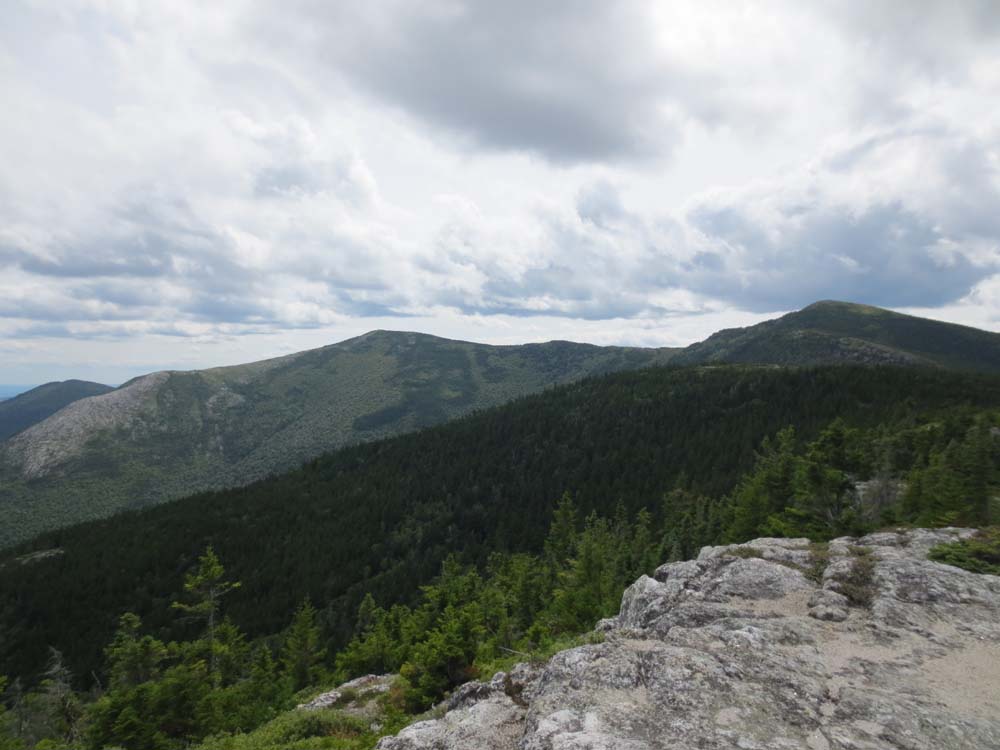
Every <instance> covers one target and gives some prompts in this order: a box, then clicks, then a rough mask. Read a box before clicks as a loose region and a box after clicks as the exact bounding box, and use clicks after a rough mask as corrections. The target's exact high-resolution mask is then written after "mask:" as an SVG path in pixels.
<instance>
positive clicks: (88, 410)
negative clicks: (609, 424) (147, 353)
mask: <svg viewBox="0 0 1000 750" xmlns="http://www.w3.org/2000/svg"><path fill="white" fill-rule="evenodd" d="M671 353H672V350H669V349H627V348H619V347H597V346H591V345H588V344H573V343H569V342H562V341H554V342H550V343H547V344H525V345H521V346H487V345H483V344H471V343H466V342H461V341H449V340H447V339H441V338H437V337H434V336H426V335H421V334H413V333H395V332H391V331H376V332H373V333H369V334H366V335H364V336H360V337H358V338H354V339H350V340H348V341H344V342H342V343H340V344H334V345H332V346H328V347H324V348H321V349H315V350H311V351H306V352H301V353H298V354H293V355H290V356H287V357H282V358H279V359H273V360H267V361H263V362H256V363H253V364H248V365H240V366H236V367H223V368H217V369H212V370H201V371H193V372H159V373H153V374H151V375H146V376H144V377H141V378H137V379H135V380H133V381H131V382H129V383H126V384H125V385H123V386H122V387H121V388H118V389H116V390H114V391H112V392H110V393H107V394H105V395H103V396H99V397H97V398H90V399H86V400H84V401H79V402H76V403H74V404H71V405H70V406H69V407H68V408H66V409H63V410H61V411H60V412H58V413H57V414H55V415H53V416H52V417H51V418H49V419H47V420H45V421H43V422H41V423H39V424H36V425H34V426H33V427H31V428H29V429H27V430H25V431H24V432H21V433H20V434H19V435H17V436H15V437H14V438H12V439H10V440H8V441H5V442H3V443H0V514H2V515H3V518H4V523H3V525H2V526H0V547H2V546H5V545H9V544H11V543H13V542H16V541H19V540H23V539H27V538H29V537H31V536H33V535H35V534H37V533H39V532H41V531H44V530H46V529H51V528H55V527H58V526H65V525H67V524H70V523H74V522H79V521H84V520H88V519H92V518H101V517H105V516H108V515H111V514H113V513H116V512H118V511H121V510H124V509H127V508H137V507H142V506H145V505H150V504H154V503H158V502H163V501H165V500H170V499H173V498H176V497H180V496H183V495H189V494H191V493H193V492H198V491H203V490H207V489H214V488H223V487H232V486H236V485H241V484H246V483H248V482H250V481H253V480H255V479H260V478H262V477H265V476H267V475H269V474H273V473H277V472H281V471H285V470H288V469H291V468H294V467H296V466H298V465H300V464H301V463H302V462H303V461H305V460H307V459H310V458H313V457H314V456H317V455H319V454H320V453H323V452H324V451H328V450H332V449H334V448H337V447H339V446H341V445H345V444H350V443H356V442H362V441H366V440H372V439H376V438H380V437H384V436H388V435H395V434H398V433H400V432H405V431H408V430H414V429H418V428H421V427H426V426H428V425H433V424H437V423H440V422H443V421H445V420H447V419H450V418H453V417H456V416H459V415H462V414H466V413H468V412H470V411H473V410H475V409H483V408H486V407H489V406H495V405H497V404H500V403H504V402H506V401H509V400H511V399H513V398H516V397H518V396H522V395H525V394H528V393H534V392H536V391H539V390H542V389H543V388H546V387H549V386H552V385H555V384H559V383H565V382H569V381H573V380H578V379H580V378H582V377H585V376H588V375H593V374H598V373H604V372H610V371H614V370H621V369H631V368H636V367H643V366H646V365H651V364H656V363H660V362H664V361H666V360H667V359H669V357H670V355H671Z"/></svg>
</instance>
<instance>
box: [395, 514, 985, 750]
mask: <svg viewBox="0 0 1000 750" xmlns="http://www.w3.org/2000/svg"><path fill="white" fill-rule="evenodd" d="M971 533H972V532H971V531H969V530H962V529H943V530H936V531H923V530H917V531H910V532H900V533H880V534H872V535H870V536H867V537H863V538H861V539H838V540H835V541H833V542H831V543H830V544H829V545H810V544H809V542H808V540H805V539H790V540H789V539H758V540H754V541H753V542H749V543H747V544H744V545H736V546H731V547H707V548H705V549H703V550H702V551H701V554H700V555H699V556H698V559H696V560H689V561H686V562H679V563H671V564H668V565H664V566H662V567H660V568H659V569H658V570H657V571H656V573H655V574H654V575H653V577H651V578H650V577H645V576H644V577H642V578H640V579H639V580H638V581H636V583H635V584H634V585H633V586H631V587H630V588H629V589H628V590H627V591H626V592H625V595H624V597H623V599H622V606H621V611H620V612H619V614H618V616H616V617H614V618H610V619H608V620H604V621H602V622H601V623H600V624H599V627H598V629H599V631H600V632H601V633H603V642H600V643H595V644H593V645H587V646H582V647H579V648H575V649H571V650H568V651H563V652H561V653H559V654H556V655H555V656H554V657H553V658H552V659H550V660H549V661H548V663H547V664H545V665H544V666H541V667H537V668H534V669H533V668H530V667H527V666H523V665H522V666H520V667H518V668H517V669H515V670H514V671H513V672H512V673H511V674H503V673H501V674H498V675H497V676H495V677H494V678H493V680H491V681H490V682H489V683H473V684H471V685H467V686H463V688H462V689H460V690H459V691H457V693H456V695H455V696H454V697H453V699H452V702H451V704H450V705H449V706H448V710H447V712H446V713H445V714H444V715H443V716H442V717H441V718H438V719H435V720H431V721H425V722H420V723H418V724H414V725H412V726H410V727H408V728H407V729H405V730H403V732H401V733H400V734H399V735H397V736H395V737H388V738H385V739H383V740H382V741H381V743H380V745H379V748H381V750H430V749H431V748H435V749H437V748H441V749H443V748H485V749H487V750H515V749H517V750H584V748H586V749H588V750H598V749H606V750H640V749H645V748H663V749H664V750H666V749H667V748H671V749H674V748H684V749H686V748H719V749H720V750H721V749H722V748H726V749H727V750H728V749H729V748H741V749H743V750H778V749H783V748H787V749H789V750H791V749H792V748H802V749H803V750H875V749H876V748H906V749H907V750H932V749H934V750H937V749H938V748H953V749H956V750H957V749H961V748H969V749H970V750H972V749H973V748H975V749H976V750H980V749H982V748H1000V578H998V577H995V576H987V575H977V574H974V573H969V572H966V571H963V570H959V569H957V568H953V567H950V566H947V565H942V564H939V563H935V562H931V561H928V560H927V552H928V550H929V549H930V548H931V547H932V546H934V545H935V544H938V543H941V542H945V541H951V540H955V539H958V538H964V537H966V536H968V535H969V534H971Z"/></svg>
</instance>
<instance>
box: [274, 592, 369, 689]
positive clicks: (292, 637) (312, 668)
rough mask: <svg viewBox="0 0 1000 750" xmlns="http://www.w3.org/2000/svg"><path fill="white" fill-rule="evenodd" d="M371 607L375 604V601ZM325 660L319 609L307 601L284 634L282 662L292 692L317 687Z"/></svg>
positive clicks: (306, 599)
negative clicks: (317, 616)
mask: <svg viewBox="0 0 1000 750" xmlns="http://www.w3.org/2000/svg"><path fill="white" fill-rule="evenodd" d="M372 603H373V604H374V600H373V601H372ZM362 605H364V602H362ZM359 614H360V613H359ZM366 617H370V615H366ZM359 619H360V618H359ZM325 657H326V650H325V649H323V648H321V646H320V630H319V625H317V623H316V609H315V607H313V605H312V602H311V601H309V598H308V597H306V598H305V599H304V600H303V601H302V604H300V605H299V608H298V609H297V610H295V615H294V617H293V618H292V624H291V625H290V626H289V628H288V631H287V632H286V634H285V642H284V646H283V648H282V653H281V662H282V664H283V665H284V668H285V674H286V675H288V676H289V677H290V678H291V680H292V689H293V690H295V691H298V690H301V689H302V688H304V687H306V686H307V685H311V684H313V683H315V682H316V681H317V680H318V679H319V676H320V674H321V672H322V669H321V667H320V665H321V664H322V661H323V659H324V658H325Z"/></svg>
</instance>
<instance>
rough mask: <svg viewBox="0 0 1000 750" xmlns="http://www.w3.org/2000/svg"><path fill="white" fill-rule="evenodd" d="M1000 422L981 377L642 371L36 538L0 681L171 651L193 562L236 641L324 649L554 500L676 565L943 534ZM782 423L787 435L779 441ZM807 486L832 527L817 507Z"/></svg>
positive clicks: (998, 392) (9, 597) (533, 532)
mask: <svg viewBox="0 0 1000 750" xmlns="http://www.w3.org/2000/svg"><path fill="white" fill-rule="evenodd" d="M998 407H1000V378H997V377H996V376H990V375H977V374H959V373H949V372H945V371H935V370H921V369H901V368H859V367H858V368H856V367H829V368H807V369H797V370H794V369H793V370H783V369H777V368H766V367H758V368H746V367H709V368H698V369H669V368H668V369H664V368H653V369H648V370H642V371H636V372H628V373H620V374H615V375H610V376H605V377H602V378H595V379H590V380H586V381H584V382H581V383H578V384H575V385H572V386H566V387H562V388H558V389H554V390H551V391H548V392H546V393H543V394H539V395H537V396H532V397H528V398H525V399H522V400H519V401H517V402H515V403H512V404H509V405H507V406H504V407H501V408H497V409H492V410H489V411H486V412H483V413H479V414H476V415H473V416H471V417H468V418H465V419H461V420H458V421H456V422H452V423H449V424H447V425H443V426H440V427H436V428H432V429H430V430H427V431H424V432H421V433H419V434H415V435H407V436H402V437H398V438H395V439H391V440H386V441H382V442H378V443H373V444H368V445H361V446H355V447H353V448H348V449H344V450H341V451H338V452H336V453H333V454H330V455H328V456H325V457H323V458H320V459H317V460H314V461H312V462H310V463H309V464H307V465H306V466H304V467H303V468H301V469H300V470H297V471H294V472H291V473H289V474H286V475H283V476H280V477H275V478H273V479H269V480H266V481H261V482H258V483H256V484H254V485H251V486H248V487H245V488H242V489H237V490H231V491H226V492H219V493H211V494H203V495H198V496H194V497H190V498H187V499H184V500H181V501H177V502H175V503H171V504H168V505H165V506H161V507H157V508H152V509H149V510H146V511H143V512H135V513H128V514H124V515H122V516H120V517H117V518H115V519H114V520H108V521H97V522H91V523H88V524H84V525H81V526H78V527H75V528H72V529H66V530H62V531H59V532H52V533H49V534H46V535H43V536H41V537H39V538H37V539H35V540H33V541H32V542H31V543H30V544H27V545H22V546H21V547H20V548H18V549H17V550H15V551H12V552H10V553H9V554H8V555H7V556H6V558H5V559H4V560H3V561H2V566H3V567H2V568H0V634H2V635H3V638H2V639H0V644H2V646H0V648H2V649H3V651H2V653H0V659H2V663H3V664H4V668H5V670H6V671H8V672H9V673H11V674H19V675H29V674H37V671H38V669H39V665H40V664H41V663H43V662H44V660H45V658H46V654H47V649H48V647H49V646H56V647H57V648H60V649H61V650H63V651H65V653H66V659H67V663H69V664H70V666H71V667H72V668H73V669H74V671H75V672H76V673H77V674H87V673H89V671H90V670H92V669H94V668H95V665H97V664H98V663H99V662H100V660H101V649H102V646H103V644H104V643H105V642H106V641H107V639H108V637H109V635H110V633H111V632H112V631H113V630H114V627H115V623H116V620H117V617H118V615H119V614H120V613H121V612H122V611H124V610H126V609H132V610H134V611H135V612H136V613H137V614H138V615H139V616H141V617H142V619H143V620H144V622H146V623H147V625H148V627H150V628H151V629H153V631H154V632H157V633H160V634H161V635H162V636H163V637H171V634H172V633H173V632H174V631H173V629H174V628H175V627H176V624H175V623H174V618H173V612H172V610H171V608H170V602H171V601H172V600H171V592H174V591H177V590H178V589H179V587H180V585H181V579H182V577H183V571H184V570H185V569H186V568H187V567H188V566H190V565H191V563H192V561H193V560H195V559H196V558H197V556H198V555H199V554H200V552H201V550H203V549H204V548H205V547H206V546H207V545H214V547H215V549H216V550H217V551H218V552H219V554H220V555H221V556H222V558H223V559H225V560H226V561H227V564H228V565H229V566H230V569H231V571H232V574H233V576H234V577H235V578H237V579H238V580H240V581H242V583H243V585H242V587H241V588H240V589H238V590H236V591H233V592H232V593H231V594H230V596H229V597H228V599H229V601H228V607H229V612H230V614H231V616H232V618H233V620H234V622H235V623H237V624H238V625H239V626H240V627H242V628H245V629H246V631H247V632H248V633H249V634H250V635H251V636H259V635H262V634H266V633H273V632H275V631H277V630H279V629H280V628H281V627H283V625H284V623H285V621H286V619H287V616H288V613H289V612H291V611H292V610H293V609H295V607H296V606H298V604H299V603H300V602H301V601H302V600H303V599H304V598H305V597H307V596H308V597H309V598H310V599H311V600H312V602H314V603H315V605H316V606H317V608H318V609H319V610H320V612H321V618H322V620H323V622H324V623H325V633H326V637H327V640H328V643H327V645H328V647H329V648H330V651H331V653H332V652H333V651H335V650H336V649H337V648H338V647H340V646H341V645H343V644H344V643H346V642H347V641H348V639H349V638H350V637H351V635H352V633H353V628H354V624H355V612H356V610H357V608H358V606H359V604H360V603H361V601H362V599H363V598H364V597H365V595H366V594H371V595H372V596H373V597H374V598H375V600H376V601H377V602H378V603H379V604H381V605H383V606H388V605H391V604H392V603H395V602H402V603H406V602H411V601H412V600H413V598H414V597H415V595H416V592H417V591H418V590H419V588H418V587H419V586H420V585H421V584H423V583H426V582H427V581H429V580H430V579H431V578H432V577H433V576H434V575H435V574H437V572H438V571H439V570H440V565H441V562H442V561H443V560H444V559H445V558H446V557H447V556H448V555H455V556H456V559H457V560H458V561H459V563H461V564H463V565H464V564H472V565H477V566H485V565H486V564H487V562H488V561H489V560H490V557H491V555H492V554H493V553H495V552H517V551H525V552H533V551H535V552H537V551H539V550H541V549H542V546H543V541H544V538H545V534H546V529H547V528H548V526H549V521H550V517H551V508H552V503H553V501H554V499H555V498H558V497H560V496H561V495H562V494H563V493H564V492H566V491H569V492H571V493H572V495H573V497H574V499H575V501H576V503H577V507H578V508H579V510H580V513H581V515H582V516H586V515H588V514H589V513H590V512H591V511H593V510H595V509H596V510H599V511H601V513H602V514H603V515H611V514H612V509H613V508H615V507H616V506H617V505H618V504H619V503H620V504H621V506H622V512H623V513H624V514H625V515H626V516H627V517H629V518H635V517H636V514H638V513H639V511H640V510H641V509H643V508H646V509H648V511H649V512H650V513H651V514H653V520H654V522H655V523H658V524H661V525H662V524H666V526H664V527H663V528H664V529H665V531H664V534H669V535H670V539H669V543H668V544H667V545H666V547H665V550H666V554H669V555H674V556H678V555H682V554H689V553H690V552H691V550H692V549H693V548H694V547H695V546H696V545H698V544H702V543H707V542H709V541H713V540H716V539H718V538H720V536H723V535H725V534H726V533H727V530H728V529H731V528H733V526H732V524H733V523H735V522H737V521H738V522H739V523H741V524H743V525H742V526H740V527H738V528H739V529H740V530H739V531H738V532H736V531H734V532H732V533H745V532H746V530H747V529H750V528H751V527H752V528H754V529H760V530H763V529H765V528H771V527H773V528H774V530H776V531H781V530H788V531H791V530H793V529H795V528H797V526H796V524H799V525H802V526H808V527H810V528H811V527H812V526H813V525H818V526H820V528H819V531H820V532H821V533H820V535H821V536H822V535H830V534H834V533H838V532H839V531H841V530H844V529H851V528H854V527H855V526H857V525H859V524H877V523H883V522H894V521H897V520H899V521H905V520H918V519H922V518H925V517H927V518H931V519H932V520H933V519H938V518H941V519H944V520H947V519H948V518H952V519H958V518H959V517H960V516H962V515H963V514H964V515H968V513H967V511H968V508H967V507H966V506H967V505H968V498H971V497H973V496H974V495H975V493H976V492H977V490H975V488H974V487H973V485H974V484H975V482H987V484H988V483H989V482H990V481H992V480H989V479H986V480H983V479H981V477H980V478H979V479H969V478H968V477H969V476H972V474H970V472H969V471H966V474H965V475H962V476H964V477H965V478H962V477H961V476H959V477H957V478H956V476H955V471H957V470H956V469H953V468H952V469H949V468H947V467H948V466H953V465H957V464H956V462H958V461H959V458H960V457H962V456H973V455H981V454H982V451H983V450H984V449H985V450H986V455H987V457H988V458H989V459H990V460H993V461H995V458H996V442H995V430H993V426H994V425H995V421H994V422H991V421H990V420H991V419H993V417H991V416H990V410H995V409H997V408H998ZM837 419H840V420H841V422H839V423H837V422H835V420H837ZM790 425H791V426H793V427H794V429H795V433H794V436H793V437H789V436H787V434H786V436H785V437H782V436H778V437H774V436H776V435H778V433H779V432H780V431H781V430H783V429H784V428H786V427H787V426H790ZM824 430H827V431H829V430H833V432H832V433H830V434H829V435H827V436H826V437H825V438H824V440H825V442H823V443H821V444H820V445H819V447H815V448H810V451H812V453H810V452H808V451H807V452H805V453H802V450H803V446H805V445H807V444H809V443H810V442H811V441H813V440H814V439H816V438H817V437H820V436H821V433H824ZM970 430H972V432H971V433H970ZM984 430H985V432H984ZM984 435H986V436H988V438H989V441H991V442H984V437H983V436H984ZM765 438H770V439H771V442H770V444H769V445H765V446H764V448H763V451H762V454H761V455H763V456H765V457H766V458H767V460H766V461H765V463H764V464H760V462H759V460H758V459H757V450H758V448H759V447H760V446H761V444H762V441H763V440H764V439H765ZM775 446H777V447H775ZM837 446H840V447H837ZM859 453H860V455H861V456H862V458H863V459H864V460H862V458H858V454H859ZM772 454H773V457H772ZM942 456H943V458H942ZM848 459H849V460H848ZM961 460H962V461H964V460H965V459H964V458H962V459H961ZM977 460H978V459H977ZM851 462H853V463H851ZM973 463H974V462H973ZM772 465H773V466H777V468H776V469H774V470H773V475H772V474H771V473H768V474H765V475H764V476H763V477H758V478H756V479H754V477H755V476H756V475H755V474H751V475H749V478H744V479H743V480H742V481H741V477H742V476H744V475H745V473H746V472H748V471H751V470H754V471H756V470H757V469H755V468H754V467H755V466H757V467H758V469H760V468H761V466H763V467H764V469H767V471H768V472H771V471H772V469H771V468H770V467H772ZM970 465H973V464H970ZM979 465H982V466H986V465H992V464H989V461H987V462H985V463H984V462H982V461H980V464H979ZM816 466H819V467H821V469H822V470H819V469H815V470H814V468H815V467H816ZM824 467H825V468H824ZM764 469H761V470H764ZM963 471H965V470H963ZM914 472H916V474H914ZM972 473H975V472H972ZM918 475H921V476H924V479H923V480H918ZM890 476H891V477H901V476H905V477H909V478H910V480H911V482H910V486H911V487H916V488H917V489H914V490H913V491H912V492H908V493H907V495H906V496H905V497H906V498H909V500H907V502H908V503H909V505H908V506H907V510H906V513H905V514H902V513H901V512H899V511H898V508H899V507H900V506H899V505H898V503H896V501H895V499H894V500H893V502H892V503H888V501H887V503H888V504H887V505H886V508H890V507H891V508H892V512H891V513H889V512H888V510H887V515H883V513H882V510H881V509H880V510H879V511H878V512H877V513H875V514H874V515H872V514H871V513H869V512H868V511H865V512H864V513H861V512H860V511H858V510H857V508H856V506H855V504H854V503H853V501H852V499H851V495H850V493H849V492H848V487H847V484H848V481H849V480H850V481H853V480H854V479H859V478H860V479H872V480H879V479H880V478H887V477H890ZM977 476H978V475H977ZM983 476H986V475H983ZM983 486H985V485H983ZM935 487H950V488H952V490H954V491H953V492H951V495H949V497H951V498H952V500H949V501H948V503H949V506H948V507H947V508H937V507H935V505H934V504H935V503H936V502H938V500H936V499H935V498H939V497H941V495H940V494H939V493H938V491H937V490H936V489H929V488H935ZM814 488H819V490H822V492H824V493H826V494H825V495H822V497H824V498H827V497H829V498H832V500H833V501H835V502H836V504H837V505H836V507H837V512H836V513H834V514H833V515H832V516H830V514H829V513H828V512H827V508H826V506H825V505H823V504H820V505H819V506H817V504H816V503H814V502H813V499H814V495H813V494H812V493H813V489H814ZM921 488H923V489H921ZM949 491H951V490H949ZM730 494H731V499H727V496H728V495H730ZM664 496H666V497H667V499H668V501H667V502H664ZM762 498H763V499H762ZM963 498H964V499H963ZM824 502H825V501H824ZM786 509H790V510H788V512H787V513H786ZM956 509H958V511H957V512H956ZM949 513H952V514H953V515H951V516H949ZM727 514H728V515H727ZM734 519H736V520H734ZM748 535H752V534H748Z"/></svg>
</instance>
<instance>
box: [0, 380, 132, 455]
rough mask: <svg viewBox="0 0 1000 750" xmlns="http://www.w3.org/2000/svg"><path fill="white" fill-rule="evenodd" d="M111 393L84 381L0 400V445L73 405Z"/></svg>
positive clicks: (40, 389)
mask: <svg viewBox="0 0 1000 750" xmlns="http://www.w3.org/2000/svg"><path fill="white" fill-rule="evenodd" d="M111 390H114V389H113V388H111V386H107V385H101V384H100V383H89V382H87V381H86V380H64V381H62V382H59V383H46V384H45V385H40V386H38V387H37V388H32V389H31V390H30V391H26V392H24V393H21V394H18V395H16V396H13V397H11V398H9V399H4V400H0V441H2V440H6V439H7V438H9V437H10V436H12V435H16V434H17V433H19V432H21V431H22V430H24V429H27V428H28V427H31V425H33V424H36V423H38V422H41V421H42V420H43V419H45V418H47V417H49V416H51V415H52V414H55V413H56V412H57V411H59V410H60V409H62V408H63V407H64V406H67V405H69V404H71V403H73V402H74V401H79V400H80V399H81V398H87V397H88V396H99V395H101V394H102V393H107V392H108V391H111Z"/></svg>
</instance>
